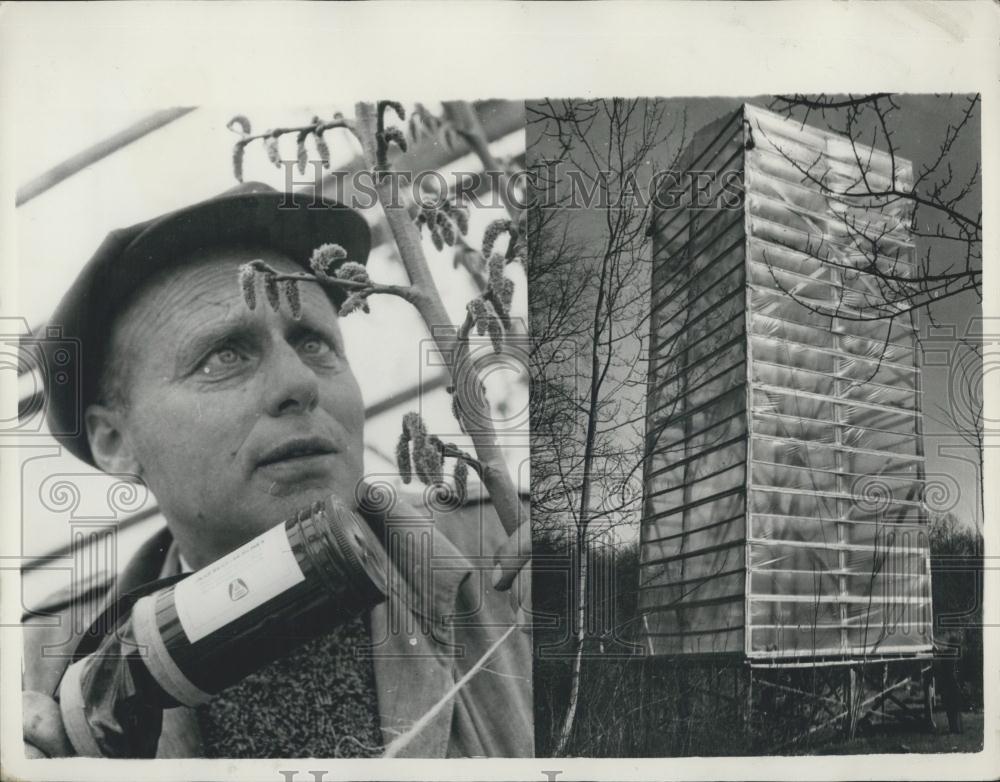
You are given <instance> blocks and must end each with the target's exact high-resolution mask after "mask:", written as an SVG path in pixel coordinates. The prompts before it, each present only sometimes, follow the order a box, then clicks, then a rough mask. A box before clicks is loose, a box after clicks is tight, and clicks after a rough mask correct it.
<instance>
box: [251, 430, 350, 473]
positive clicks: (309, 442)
mask: <svg viewBox="0 0 1000 782" xmlns="http://www.w3.org/2000/svg"><path fill="white" fill-rule="evenodd" d="M336 451H337V449H336V446H335V445H334V444H333V441H332V440H327V439H326V438H324V437H302V438H296V439H294V440H288V441H287V442H284V443H282V444H281V445H278V446H276V447H274V448H272V449H270V450H269V451H267V452H266V453H265V454H264V455H263V456H262V457H261V458H260V459H259V460H258V461H257V467H258V468H260V467H269V466H271V465H277V464H290V465H292V464H297V463H303V464H304V463H306V462H308V461H309V460H310V459H315V458H316V457H322V456H329V455H330V454H332V453H336Z"/></svg>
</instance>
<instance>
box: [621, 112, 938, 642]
mask: <svg viewBox="0 0 1000 782" xmlns="http://www.w3.org/2000/svg"><path fill="white" fill-rule="evenodd" d="M863 153H864V154H863V155H861V159H862V160H863V161H864V162H865V166H866V171H865V175H866V177H867V180H868V182H869V183H870V185H871V187H872V188H880V187H881V188H888V187H890V186H893V185H895V186H898V187H906V186H907V184H908V183H909V182H910V181H911V180H912V165H911V164H910V163H909V162H908V161H906V160H903V159H901V158H896V159H895V161H893V160H891V159H890V158H889V157H888V156H887V155H885V154H882V153H880V152H877V151H871V150H863ZM684 164H685V166H686V168H687V170H689V171H692V172H693V171H716V172H717V173H718V172H722V171H726V170H731V169H739V170H740V171H741V173H742V176H743V182H744V190H745V194H744V198H743V201H742V203H741V204H740V207H739V208H738V209H732V208H723V205H722V203H721V202H719V201H716V202H715V205H714V206H713V207H711V208H704V204H699V205H693V204H691V203H690V202H682V203H681V204H680V207H679V208H674V209H671V210H661V211H659V212H656V213H654V228H655V232H654V248H653V249H654V271H653V297H652V305H651V306H652V317H651V336H652V350H651V356H650V374H649V392H648V407H647V444H648V447H649V451H650V458H649V460H648V463H647V467H646V473H645V480H646V488H645V512H644V519H643V525H642V535H641V540H642V547H641V568H640V610H641V612H642V614H643V627H644V630H645V633H646V639H647V643H648V647H649V650H650V651H651V652H652V653H654V654H686V653H690V654H714V653H737V654H744V655H748V656H750V657H755V658H756V657H765V658H782V657H802V656H831V655H833V656H842V657H843V656H848V657H849V656H855V655H861V654H864V655H869V656H871V655H878V654H898V653H909V652H917V651H925V650H927V649H929V647H930V643H931V637H930V632H931V612H930V569H929V541H928V538H927V534H926V514H925V510H924V505H923V502H922V499H923V442H922V436H921V435H922V430H921V389H920V374H919V367H918V365H917V363H916V361H917V353H916V344H915V336H914V326H913V325H912V324H911V323H910V321H909V319H908V318H906V317H891V316H892V315H893V314H895V313H897V312H898V307H895V306H894V305H893V304H892V303H890V302H888V301H887V300H886V295H885V294H886V289H885V282H884V279H885V278H886V276H888V277H890V278H891V279H892V280H893V285H894V287H895V289H896V291H897V292H898V291H900V290H905V285H906V280H907V278H908V276H909V275H910V274H911V273H912V268H913V264H914V248H913V244H912V241H911V237H910V235H909V229H908V225H909V221H910V219H911V213H910V211H909V206H908V205H907V204H906V202H905V201H902V200H899V199H896V200H890V201H886V200H884V199H878V198H875V197H864V198H861V197H843V196H837V195H834V194H832V193H831V191H837V190H843V191H852V192H857V191H858V183H859V181H860V172H859V168H858V162H857V158H856V157H855V155H854V151H853V150H852V149H851V148H850V145H849V144H847V143H846V142H845V141H844V140H843V139H840V138H838V137H836V136H833V135H831V134H829V133H825V132H823V131H818V130H815V129H812V128H808V127H802V126H801V125H799V124H798V123H793V122H789V121H787V120H785V119H783V118H781V117H779V116H777V115H773V114H770V113H769V112H765V111H762V110H760V109H757V108H754V107H751V106H744V107H743V108H742V109H741V111H739V112H737V113H736V114H735V115H732V116H729V117H724V118H722V119H720V120H719V121H717V122H716V123H713V124H712V125H710V126H708V127H706V128H704V129H703V130H701V131H699V133H697V134H696V135H695V138H694V141H693V143H692V145H691V147H690V148H689V149H688V150H687V151H686V153H685V156H684ZM703 195H704V194H703ZM709 195H710V196H712V195H718V193H717V192H713V191H712V190H711V189H710V191H709ZM693 207H697V208H693ZM874 313H877V314H878V315H880V316H883V317H874V318H873V317H872V315H873V314H874Z"/></svg>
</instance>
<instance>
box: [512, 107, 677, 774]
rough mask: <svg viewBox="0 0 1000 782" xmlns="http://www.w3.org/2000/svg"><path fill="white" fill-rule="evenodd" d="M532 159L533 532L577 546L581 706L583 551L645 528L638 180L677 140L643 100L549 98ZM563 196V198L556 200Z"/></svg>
mask: <svg viewBox="0 0 1000 782" xmlns="http://www.w3.org/2000/svg"><path fill="white" fill-rule="evenodd" d="M527 112H528V126H529V136H530V137H531V139H532V141H531V144H532V147H533V148H535V147H536V145H537V148H544V149H547V150H552V151H553V154H552V156H551V157H550V158H546V159H544V160H538V161H535V162H536V165H535V166H534V167H532V168H531V170H530V174H531V175H532V181H533V184H534V187H535V193H534V196H535V197H534V198H533V199H531V203H532V208H531V211H530V213H529V219H528V225H529V241H528V246H529V258H530V260H529V265H528V268H529V271H528V275H529V288H530V290H531V298H530V307H531V324H532V345H533V349H532V397H533V402H532V501H533V503H532V512H533V515H534V528H535V531H536V535H537V534H550V535H556V536H565V537H568V538H569V540H570V544H571V547H572V550H573V557H572V560H573V563H574V572H573V573H572V582H573V586H572V588H571V589H570V592H571V594H572V608H573V614H574V619H573V657H572V665H571V674H570V676H571V679H570V688H571V689H570V696H569V701H568V705H567V708H566V712H565V714H564V715H563V717H562V725H561V728H560V729H559V735H558V738H557V740H556V745H555V754H557V755H559V754H564V753H565V750H566V747H567V744H568V742H569V739H570V736H571V734H572V731H573V725H574V719H575V716H576V712H577V708H578V703H579V698H580V682H581V675H582V662H583V657H584V648H585V644H586V641H587V634H588V628H587V625H588V622H587V614H588V610H589V595H588V562H589V559H590V557H589V556H588V554H589V552H590V549H591V547H592V546H593V545H594V543H595V541H596V540H598V539H599V538H601V537H602V536H606V535H608V534H609V530H613V528H614V527H615V526H616V525H620V524H633V525H634V526H637V521H638V512H639V509H640V507H641V502H642V491H641V488H640V487H636V486H635V484H634V481H633V477H634V476H635V475H636V474H637V473H640V474H641V472H640V471H641V467H642V463H643V427H644V417H645V416H644V409H645V401H646V400H645V378H646V367H645V362H646V360H647V339H646V336H645V333H644V332H645V331H646V328H645V326H644V324H645V323H646V320H647V318H648V315H649V307H648V300H649V286H650V259H649V254H648V248H647V244H648V243H647V240H646V236H645V227H646V226H645V218H646V208H645V205H646V200H645V199H644V198H642V197H641V190H642V187H643V182H644V180H645V181H648V179H649V178H651V177H652V174H653V173H655V170H656V168H655V167H654V166H653V165H651V164H650V160H651V159H653V158H655V157H656V155H657V154H658V153H659V154H662V152H661V150H662V145H664V144H665V142H666V140H667V138H668V137H669V136H670V135H671V133H673V132H676V131H677V128H678V127H680V126H679V125H675V126H674V127H673V128H671V127H668V124H667V122H666V117H665V112H664V109H663V106H662V105H661V104H659V103H658V102H655V101H645V100H622V99H608V100H593V101H587V100H562V101H555V100H545V101H541V102H537V103H529V104H528V107H527ZM553 194H555V195H553Z"/></svg>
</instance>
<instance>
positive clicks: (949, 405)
mask: <svg viewBox="0 0 1000 782" xmlns="http://www.w3.org/2000/svg"><path fill="white" fill-rule="evenodd" d="M771 100H772V99H771V97H770V96H756V97H714V98H684V99H661V105H662V107H663V110H664V116H665V121H666V124H667V125H668V126H669V125H671V124H673V123H678V126H679V124H680V123H681V122H682V121H683V122H686V125H685V127H686V138H687V140H690V138H691V136H692V135H693V133H694V132H696V131H697V130H698V129H700V128H701V127H704V126H705V125H707V124H709V123H710V122H712V121H713V120H716V119H718V118H720V117H722V116H724V115H726V114H729V113H730V112H732V111H735V110H736V109H737V108H738V107H739V106H740V105H741V104H742V103H744V102H748V103H751V104H753V105H756V106H760V107H762V108H767V107H768V104H769V103H770V102H771ZM897 102H898V104H899V110H898V112H896V115H895V117H896V126H895V128H896V130H895V135H894V141H895V146H896V150H897V152H898V154H900V155H901V156H903V157H905V158H908V159H910V160H911V161H913V163H914V169H915V170H917V171H919V170H920V168H921V167H922V166H923V165H926V164H927V163H928V162H929V161H931V160H933V159H934V158H935V157H936V155H937V153H938V148H939V144H940V139H941V138H942V136H943V134H944V132H945V130H946V128H947V126H948V123H949V122H955V121H957V120H958V118H959V116H960V111H961V108H962V107H963V106H964V104H965V96H961V95H956V96H950V97H949V96H935V95H902V96H898V98H897ZM529 105H530V104H529ZM529 116H530V111H529ZM830 116H831V120H835V119H836V118H835V117H833V115H830ZM809 124H811V125H815V126H817V127H821V128H824V129H826V124H825V123H824V121H823V119H822V118H821V117H820V116H819V115H815V114H814V115H813V116H811V117H810V118H809ZM867 132H868V129H867V128H866V129H865V133H866V134H867ZM866 138H867V135H866ZM589 141H590V142H591V143H593V144H597V145H600V144H602V143H606V142H607V129H606V128H601V127H600V126H599V125H595V126H594V127H593V128H592V129H591V132H590V133H589ZM682 143H684V142H682V140H681V135H680V133H675V134H674V135H673V136H672V137H671V138H670V139H668V140H667V142H666V143H664V144H662V145H661V147H660V148H659V149H658V151H657V152H656V153H655V154H654V155H651V156H650V159H649V160H647V162H646V165H645V166H644V167H643V170H641V171H639V172H638V173H637V178H638V180H639V181H640V182H645V181H648V179H649V177H650V175H651V173H652V172H653V171H654V170H656V169H658V168H659V169H662V168H665V167H667V166H668V165H669V163H670V161H671V160H673V159H674V156H675V155H676V153H677V151H678V149H679V147H680V146H681V145H682ZM980 144H981V141H980V130H979V126H978V124H975V125H974V126H970V127H968V128H966V130H965V131H964V132H963V135H962V136H961V137H960V141H959V143H957V144H956V145H955V146H954V147H953V148H952V150H951V152H950V155H949V160H950V162H951V164H952V166H953V169H954V173H955V176H956V179H960V178H961V176H962V175H963V174H968V173H971V171H972V170H973V168H974V166H975V165H976V163H977V161H978V160H979V158H980V154H981V152H980ZM528 145H529V165H530V163H531V162H532V161H538V160H540V159H543V158H545V157H547V156H554V155H555V154H556V147H555V146H554V145H553V144H548V145H547V144H546V143H544V142H542V141H541V140H539V139H538V137H537V133H535V132H532V130H531V129H530V128H529V136H528ZM980 203H981V201H980V195H979V191H978V187H977V188H976V190H975V191H974V192H973V193H971V194H970V197H969V203H968V206H967V207H966V209H967V210H971V211H972V212H973V215H974V213H975V211H976V210H978V209H980V208H981V206H980ZM573 219H574V225H575V226H576V230H577V231H578V232H579V234H578V235H579V237H580V238H582V239H584V240H585V241H591V242H594V243H598V242H600V240H601V239H602V238H603V236H604V226H603V217H602V216H601V215H600V214H599V213H598V212H596V211H594V212H591V213H589V216H588V213H586V212H583V213H582V214H581V213H577V214H576V215H574V218H573ZM924 247H925V244H924V243H923V241H922V240H919V239H918V241H917V253H918V255H920V254H921V253H922V252H923V250H924ZM647 251H648V248H647ZM940 257H941V259H942V260H943V259H944V256H943V255H941V256H940ZM981 312H982V310H981V305H980V303H979V301H978V299H977V298H976V296H975V295H974V294H973V293H971V292H970V293H964V294H960V295H956V296H954V297H951V298H948V299H945V300H943V301H941V302H937V303H935V304H934V305H933V306H932V308H931V313H932V314H933V317H934V320H935V322H936V323H937V324H938V325H940V326H942V327H943V328H942V329H940V330H934V331H933V332H931V336H932V337H933V338H932V339H930V340H928V341H927V346H928V347H927V352H926V355H925V361H924V367H923V389H924V443H925V453H926V457H927V463H926V471H927V477H928V482H929V483H933V484H935V485H936V487H938V488H939V489H940V490H941V491H943V492H944V495H942V494H935V495H933V496H934V497H935V499H936V500H938V499H940V500H941V502H940V503H936V504H935V505H934V507H935V509H939V510H948V511H951V512H953V513H954V514H955V515H956V517H957V518H958V519H959V521H960V522H961V523H963V524H968V525H971V524H974V523H975V522H976V519H977V518H978V517H979V514H980V509H979V504H978V502H977V493H980V496H981V488H980V486H978V485H977V477H976V476H977V461H978V460H977V457H976V452H975V449H973V448H971V447H970V446H969V445H968V444H966V442H965V441H964V440H963V438H962V437H961V436H960V435H959V434H958V433H957V431H956V428H955V425H954V424H953V422H951V421H949V418H948V415H947V411H949V410H951V409H953V407H954V403H953V400H954V398H955V396H956V394H957V395H959V396H965V395H969V394H971V395H972V396H973V397H975V398H978V399H981V398H982V387H981V381H979V382H978V383H976V384H975V387H973V388H971V389H970V388H969V387H968V383H963V382H962V377H963V374H962V370H964V369H966V368H968V367H969V366H970V363H969V359H970V357H969V356H968V354H967V353H966V352H965V351H964V350H963V349H962V348H961V346H959V345H957V344H956V339H955V338H954V337H961V336H963V335H964V334H966V331H967V329H969V328H976V319H977V318H980V317H981ZM918 320H919V322H920V323H921V328H922V330H923V331H922V333H923V334H924V335H927V334H928V329H929V328H930V326H929V324H928V322H927V318H922V319H918ZM624 330H626V331H627V330H628V328H627V327H626V328H624ZM992 331H993V332H998V329H997V327H993V329H992ZM949 335H951V336H949ZM994 341H995V338H994ZM622 349H627V348H626V347H624V346H623V348H622ZM990 350H991V348H989V347H987V366H989V365H990V363H989V361H990V360H989V356H990V353H989V351H990ZM956 368H957V369H958V370H959V371H957V372H956ZM634 393H636V394H641V393H642V391H641V389H639V388H637V389H636V390H635V392H634Z"/></svg>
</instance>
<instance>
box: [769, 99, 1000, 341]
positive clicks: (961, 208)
mask: <svg viewBox="0 0 1000 782" xmlns="http://www.w3.org/2000/svg"><path fill="white" fill-rule="evenodd" d="M950 102H951V103H955V102H957V101H956V99H950ZM980 104H981V101H980V96H979V95H972V96H964V97H962V98H961V99H960V105H959V106H957V107H956V108H954V109H952V108H951V107H950V106H948V104H947V103H943V104H942V105H943V108H944V110H945V111H948V110H952V111H953V112H954V117H953V119H952V120H951V122H949V123H948V125H947V127H946V129H945V130H944V133H943V135H942V136H941V138H940V140H939V142H938V149H937V154H936V155H935V156H933V158H932V159H930V160H928V161H926V162H924V163H922V164H921V165H920V166H919V168H918V169H917V170H915V171H912V172H910V171H908V170H907V168H906V166H904V164H903V162H902V161H903V154H902V153H903V150H900V149H899V148H898V141H897V138H898V135H899V128H898V125H899V123H901V122H906V121H907V117H906V115H905V112H903V111H902V110H901V109H900V104H899V102H898V99H897V98H896V97H895V96H893V95H892V94H889V93H876V94H871V95H861V96H854V95H850V96H847V97H846V98H830V97H828V96H826V95H818V96H807V95H782V96H778V97H776V98H775V99H774V100H773V101H772V102H771V108H772V109H774V110H777V111H779V112H780V113H782V114H784V115H785V116H787V117H789V118H792V119H795V120H797V121H801V123H802V125H803V126H804V125H805V124H806V122H808V121H809V120H810V119H812V120H813V121H814V122H815V121H816V120H817V119H820V120H821V121H823V122H825V123H826V125H827V127H828V129H829V130H831V131H833V132H834V133H836V134H837V135H839V136H841V137H842V138H843V139H844V141H845V143H846V145H847V147H848V149H849V157H850V158H851V159H852V160H853V163H854V165H853V171H852V172H851V175H850V176H849V177H847V179H846V180H845V179H843V178H837V177H836V176H835V174H834V173H833V172H832V171H831V169H830V168H829V166H826V165H822V164H821V163H822V155H819V154H817V156H816V158H815V160H813V161H811V162H803V161H802V160H801V158H797V157H796V156H794V155H792V154H784V157H785V159H786V160H787V161H788V162H789V163H790V164H791V165H793V166H794V167H795V169H796V170H797V171H798V173H799V174H800V175H801V178H802V182H803V183H804V184H808V185H812V186H814V187H816V188H817V189H818V190H819V191H820V192H821V193H822V194H823V195H824V196H826V197H827V198H828V199H830V200H831V201H832V202H835V203H837V204H840V205H842V206H843V207H844V208H843V209H842V210H841V212H840V221H841V225H842V228H843V232H844V234H845V235H846V236H847V237H849V240H850V242H849V244H850V253H848V255H847V256H846V257H845V258H843V259H837V258H832V257H827V255H826V254H824V260H825V261H826V263H827V264H828V265H829V266H831V267H832V268H835V269H837V270H838V271H839V272H840V273H841V274H842V275H844V276H845V277H846V278H847V279H852V278H853V279H857V278H858V276H859V274H861V275H864V279H865V281H866V282H867V283H868V284H869V285H870V289H869V291H868V292H865V291H864V290H860V286H844V287H843V288H842V289H841V290H842V293H841V298H840V301H839V303H838V304H837V305H836V308H835V309H836V315H837V317H838V318H841V319H843V320H861V321H876V320H879V321H887V322H889V323H890V324H891V323H892V322H893V321H894V320H896V319H898V318H904V317H906V316H907V315H909V314H910V313H914V312H917V311H922V312H929V311H930V308H931V306H932V305H934V304H935V303H937V302H940V301H942V300H943V299H946V298H950V297H953V296H957V295H959V294H962V293H965V292H971V293H973V294H974V295H975V296H976V297H977V300H978V301H979V302H982V270H983V265H982V261H983V257H982V231H983V214H982V207H981V204H980V203H979V193H978V189H979V184H980V182H979V179H980V173H981V172H980V163H979V160H978V159H976V161H975V163H974V165H972V166H971V169H969V170H963V168H968V167H967V166H965V167H963V166H961V165H960V164H959V163H958V162H957V161H956V160H955V155H954V153H955V151H956V149H957V147H958V146H959V144H960V143H961V142H962V141H964V137H965V136H966V135H968V134H970V133H974V132H975V125H976V124H977V123H978V121H979V108H980ZM776 145H777V146H778V148H779V152H781V151H782V150H781V149H780V146H781V145H780V142H776ZM873 150H877V151H878V152H880V153H884V154H885V155H887V156H888V160H889V165H888V168H887V169H886V168H885V167H884V166H882V165H881V164H880V161H879V160H878V158H877V157H876V155H875V154H873ZM878 157H879V158H880V157H881V155H879V156H878ZM855 209H858V210H861V212H863V214H864V217H863V218H860V219H859V217H858V213H857V211H855ZM872 210H876V211H878V212H880V213H881V214H882V216H883V217H884V218H885V219H884V220H873V219H872V218H871V211H872ZM897 226H905V228H906V229H908V232H909V235H910V236H912V237H914V238H915V239H916V240H917V241H919V242H920V244H921V245H922V247H923V252H922V253H921V254H919V255H917V254H916V253H915V256H916V257H914V258H913V261H912V263H911V262H909V259H907V258H905V257H904V256H903V253H901V252H900V250H899V248H898V247H897V246H894V245H893V244H892V243H890V242H888V241H887V239H888V238H890V235H891V234H892V232H893V231H894V229H895V228H896V227H897ZM816 250H817V251H819V252H821V253H822V251H823V250H822V248H816ZM778 284H779V285H780V284H781V283H780V282H779V283H778ZM783 290H786V292H787V293H788V294H789V295H791V296H793V297H794V296H795V292H794V291H792V290H787V289H785V288H783ZM796 300H797V301H798V302H799V303H800V304H802V306H804V307H807V308H812V309H813V310H814V311H816V312H818V313H821V314H824V315H828V314H830V312H831V310H830V309H829V308H828V307H824V308H815V307H814V305H813V304H812V303H811V302H809V301H808V300H804V299H803V298H802V297H798V298H797V299H796Z"/></svg>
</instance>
